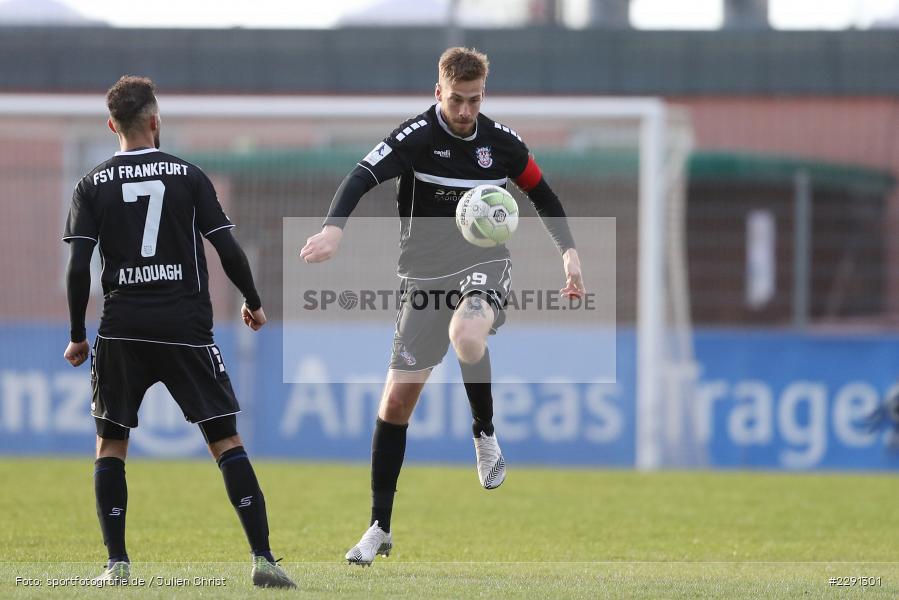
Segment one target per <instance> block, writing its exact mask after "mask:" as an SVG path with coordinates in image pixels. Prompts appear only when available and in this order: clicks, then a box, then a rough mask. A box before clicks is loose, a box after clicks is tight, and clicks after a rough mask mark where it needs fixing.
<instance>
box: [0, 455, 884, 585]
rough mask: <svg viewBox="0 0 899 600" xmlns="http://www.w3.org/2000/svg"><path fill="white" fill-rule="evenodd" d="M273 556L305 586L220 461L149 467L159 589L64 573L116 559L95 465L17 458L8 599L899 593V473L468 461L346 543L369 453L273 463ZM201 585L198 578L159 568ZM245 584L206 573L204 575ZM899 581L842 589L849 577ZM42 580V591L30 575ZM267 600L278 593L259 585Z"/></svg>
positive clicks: (150, 544)
mask: <svg viewBox="0 0 899 600" xmlns="http://www.w3.org/2000/svg"><path fill="white" fill-rule="evenodd" d="M255 465H256V470H257V473H258V475H259V479H260V482H261V483H262V486H263V490H264V492H265V495H266V503H267V505H268V509H269V521H270V526H271V531H272V548H273V550H274V552H275V555H276V556H284V557H285V560H284V563H282V564H286V568H287V570H288V571H289V572H290V573H291V574H292V575H294V576H295V578H296V579H297V582H298V583H299V585H300V590H299V591H272V590H255V589H253V588H252V585H251V584H250V582H249V576H248V573H249V567H250V565H249V555H248V549H247V547H246V542H245V540H244V537H243V532H242V530H241V528H240V525H239V523H238V521H237V518H236V516H235V514H234V510H233V508H232V507H231V505H230V504H229V503H228V500H227V498H226V496H225V493H224V488H223V485H222V481H221V476H220V474H219V472H218V469H217V468H216V466H215V464H214V463H213V462H212V461H211V460H209V461H207V462H201V461H198V462H164V461H150V460H141V459H134V460H131V461H129V464H128V467H127V471H128V490H129V501H128V502H129V503H128V514H129V516H128V550H129V554H130V556H131V559H132V561H133V568H132V576H133V577H135V578H136V577H142V578H144V580H145V582H146V583H145V586H144V587H142V588H140V589H135V588H134V587H130V588H127V589H119V590H116V591H114V592H111V591H109V590H102V591H98V590H96V589H93V588H89V587H83V586H78V585H75V586H74V587H73V586H72V584H67V585H66V586H65V587H62V586H60V587H54V588H51V587H50V586H51V584H52V583H54V582H53V581H52V578H66V577H72V576H77V577H82V576H83V577H88V576H92V575H96V574H97V573H98V572H99V571H100V568H101V566H102V564H103V563H104V561H105V553H104V548H103V546H102V541H101V539H100V533H99V528H98V526H97V517H96V514H95V511H94V500H93V483H92V472H93V463H92V461H91V460H89V459H78V460H73V459H4V460H2V461H0V481H2V482H4V486H3V487H4V490H3V494H2V496H0V543H2V551H0V557H2V559H0V560H2V563H0V597H2V598H7V597H13V598H29V597H33V598H46V597H51V598H52V597H59V598H63V597H65V598H69V597H76V598H93V597H97V596H99V595H101V594H106V595H111V594H116V595H118V594H120V593H122V594H124V595H126V596H135V595H139V596H141V597H160V598H171V597H179V598H180V597H185V598H199V597H204V598H205V597H208V598H239V597H246V596H249V595H251V594H253V595H254V597H255V596H257V595H261V594H264V595H275V596H291V597H295V596H299V597H304V598H337V597H340V598H476V597H485V598H528V599H535V598H537V599H539V598H601V597H608V598H797V597H802V598H822V597H828V598H829V597H833V598H843V597H859V596H861V595H864V597H866V598H872V597H877V598H895V597H897V596H899V562H895V561H896V560H897V550H899V542H897V533H899V510H897V508H896V507H897V502H899V481H897V480H896V478H895V477H893V476H890V475H846V474H823V475H808V474H769V473H708V472H695V473H689V472H679V473H670V472H669V473H650V474H643V473H635V472H631V471H600V470H563V469H532V468H523V467H518V466H516V465H514V464H513V465H511V466H510V470H509V477H508V479H507V480H506V482H505V484H503V486H502V487H501V488H499V489H498V490H495V491H490V492H487V491H485V490H482V489H481V488H480V487H479V485H478V482H477V476H476V474H475V470H474V466H473V464H472V465H471V466H467V467H444V466H439V467H435V466H417V465H408V466H407V467H406V468H405V469H404V470H403V474H402V477H401V478H400V486H399V488H400V489H399V493H398V495H397V501H396V507H395V509H394V523H393V535H394V544H395V546H394V552H393V554H392V555H391V556H390V558H387V559H384V558H379V559H377V560H376V561H375V564H374V566H373V567H372V568H370V569H361V568H358V567H350V566H348V565H346V564H345V563H344V562H343V554H344V553H345V552H346V550H347V549H348V548H349V547H350V546H352V545H353V544H354V543H355V542H356V540H357V539H358V538H359V536H360V535H361V534H362V532H363V531H364V530H365V528H366V527H367V525H368V477H369V474H368V468H367V466H365V465H342V464H305V463H296V464H295V463H286V462H266V461H255ZM157 576H158V577H165V578H172V577H181V578H184V579H187V580H188V583H187V584H185V585H183V586H174V585H171V584H172V582H171V581H168V582H163V583H167V584H169V585H160V582H159V580H157V579H155V578H156V577H157ZM197 576H200V577H210V578H212V577H223V578H224V579H225V585H224V586H221V585H206V586H200V585H194V584H193V579H192V578H193V577H197ZM858 576H869V577H880V578H881V579H880V585H875V586H871V587H861V586H859V585H858V584H856V585H855V586H853V587H837V586H832V585H831V584H830V583H829V579H830V578H831V577H858ZM17 577H23V578H29V577H30V578H34V579H36V580H37V581H39V582H41V586H40V587H36V586H26V585H24V583H23V582H21V581H20V582H19V583H18V584H17V582H16V578H17ZM259 597H261V596H259Z"/></svg>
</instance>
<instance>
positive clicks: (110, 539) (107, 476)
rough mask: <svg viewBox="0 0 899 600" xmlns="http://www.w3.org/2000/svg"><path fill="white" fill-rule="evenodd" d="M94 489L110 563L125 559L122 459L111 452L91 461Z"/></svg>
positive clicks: (125, 498) (125, 500)
mask: <svg viewBox="0 0 899 600" xmlns="http://www.w3.org/2000/svg"><path fill="white" fill-rule="evenodd" d="M94 493H95V494H96V497H97V517H98V518H99V519H100V530H101V531H102V532H103V543H104V544H106V551H107V552H108V554H109V561H110V564H111V563H112V562H118V561H125V562H129V561H128V553H127V552H126V551H125V509H126V508H128V486H127V485H126V484H125V461H123V460H122V459H120V458H115V457H113V456H104V457H103V458H98V459H97V461H96V462H95V463H94Z"/></svg>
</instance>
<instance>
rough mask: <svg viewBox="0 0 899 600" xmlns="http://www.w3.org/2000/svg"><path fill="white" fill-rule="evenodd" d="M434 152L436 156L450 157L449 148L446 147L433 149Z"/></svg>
mask: <svg viewBox="0 0 899 600" xmlns="http://www.w3.org/2000/svg"><path fill="white" fill-rule="evenodd" d="M434 154H435V155H436V156H439V157H440V158H449V157H450V151H449V148H447V149H446V150H434Z"/></svg>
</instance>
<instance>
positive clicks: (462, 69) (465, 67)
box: [437, 46, 490, 83]
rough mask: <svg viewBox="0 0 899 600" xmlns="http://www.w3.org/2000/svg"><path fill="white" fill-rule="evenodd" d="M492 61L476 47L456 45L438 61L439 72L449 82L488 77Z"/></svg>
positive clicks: (448, 49) (446, 51) (447, 50)
mask: <svg viewBox="0 0 899 600" xmlns="http://www.w3.org/2000/svg"><path fill="white" fill-rule="evenodd" d="M489 70H490V61H488V60H487V55H486V54H484V53H483V52H478V51H477V50H475V49H474V48H463V47H461V46H456V47H454V48H447V49H446V50H445V51H444V52H443V54H441V55H440V60H439V61H438V62H437V72H438V74H439V76H440V78H441V79H444V80H446V81H447V82H449V83H455V82H457V81H474V80H476V79H487V72H488V71H489Z"/></svg>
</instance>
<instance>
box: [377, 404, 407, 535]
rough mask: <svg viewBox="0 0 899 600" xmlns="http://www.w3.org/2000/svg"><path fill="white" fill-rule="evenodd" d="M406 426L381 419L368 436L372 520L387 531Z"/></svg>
mask: <svg viewBox="0 0 899 600" xmlns="http://www.w3.org/2000/svg"><path fill="white" fill-rule="evenodd" d="M408 428H409V425H394V424H393V423H388V422H386V421H382V420H381V419H380V418H378V420H377V421H376V422H375V433H374V435H372V438H371V522H370V523H369V525H374V522H375V521H377V522H378V527H380V528H381V529H383V530H384V531H388V532H389V531H390V516H391V514H392V513H393V496H394V494H396V481H397V479H399V477H400V469H402V468H403V457H404V456H405V455H406V430H407V429H408Z"/></svg>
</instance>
